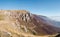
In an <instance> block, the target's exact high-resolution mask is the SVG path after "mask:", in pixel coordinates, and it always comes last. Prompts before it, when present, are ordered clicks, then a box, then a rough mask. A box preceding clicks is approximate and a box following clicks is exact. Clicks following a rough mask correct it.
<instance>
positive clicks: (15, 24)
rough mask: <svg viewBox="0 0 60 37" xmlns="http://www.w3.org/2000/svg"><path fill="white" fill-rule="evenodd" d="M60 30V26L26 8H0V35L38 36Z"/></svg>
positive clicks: (3, 36) (15, 36) (13, 36)
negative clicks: (55, 25) (53, 24)
mask: <svg viewBox="0 0 60 37" xmlns="http://www.w3.org/2000/svg"><path fill="white" fill-rule="evenodd" d="M59 31H60V28H57V27H54V26H52V25H51V23H48V22H46V21H45V20H44V19H43V18H41V17H39V16H38V15H35V14H31V13H29V12H28V11H26V10H0V37H37V36H36V35H38V36H40V35H52V34H56V33H58V32H59Z"/></svg>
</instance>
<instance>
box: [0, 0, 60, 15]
mask: <svg viewBox="0 0 60 37" xmlns="http://www.w3.org/2000/svg"><path fill="white" fill-rule="evenodd" d="M0 9H3V10H12V9H13V10H18V9H20V10H28V11H30V12H31V13H34V14H38V15H44V16H60V0H0Z"/></svg>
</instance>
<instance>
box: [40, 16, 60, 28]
mask: <svg viewBox="0 0 60 37" xmlns="http://www.w3.org/2000/svg"><path fill="white" fill-rule="evenodd" d="M40 17H42V18H43V19H45V20H46V21H47V22H49V23H52V25H54V26H56V27H60V20H59V19H60V17H59V16H53V17H46V16H40Z"/></svg>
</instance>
